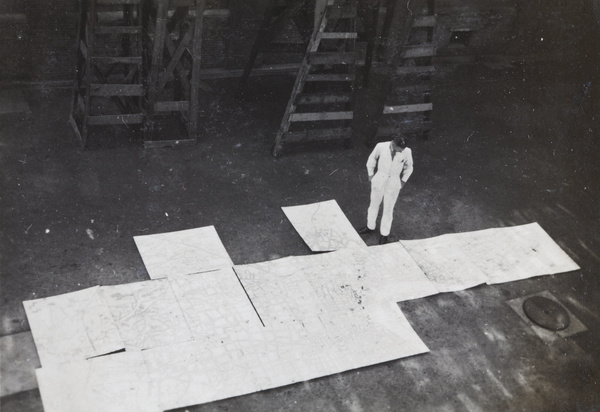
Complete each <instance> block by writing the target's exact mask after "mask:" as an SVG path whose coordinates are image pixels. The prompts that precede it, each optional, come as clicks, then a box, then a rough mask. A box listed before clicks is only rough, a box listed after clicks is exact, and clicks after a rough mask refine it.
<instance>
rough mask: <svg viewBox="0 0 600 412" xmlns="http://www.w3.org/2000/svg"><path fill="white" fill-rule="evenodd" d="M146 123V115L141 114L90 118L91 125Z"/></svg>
mask: <svg viewBox="0 0 600 412" xmlns="http://www.w3.org/2000/svg"><path fill="white" fill-rule="evenodd" d="M143 121H144V115H143V114H141V113H135V114H111V115H98V116H89V117H88V124H89V125H108V124H141V123H143Z"/></svg>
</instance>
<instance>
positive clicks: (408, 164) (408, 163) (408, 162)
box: [400, 148, 413, 186]
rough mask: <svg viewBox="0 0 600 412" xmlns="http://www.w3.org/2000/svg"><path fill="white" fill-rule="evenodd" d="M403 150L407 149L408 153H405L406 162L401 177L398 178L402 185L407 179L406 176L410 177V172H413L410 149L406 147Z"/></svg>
mask: <svg viewBox="0 0 600 412" xmlns="http://www.w3.org/2000/svg"><path fill="white" fill-rule="evenodd" d="M405 150H408V153H407V159H406V163H404V168H403V169H402V177H401V178H400V181H401V182H402V186H404V185H405V184H406V182H407V181H408V178H409V177H410V175H412V172H413V158H412V150H410V149H408V148H407V149H405Z"/></svg>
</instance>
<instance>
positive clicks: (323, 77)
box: [306, 74, 354, 82]
mask: <svg viewBox="0 0 600 412" xmlns="http://www.w3.org/2000/svg"><path fill="white" fill-rule="evenodd" d="M306 81H307V82H351V81H354V74H309V75H307V76H306Z"/></svg>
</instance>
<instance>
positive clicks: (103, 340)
mask: <svg viewBox="0 0 600 412" xmlns="http://www.w3.org/2000/svg"><path fill="white" fill-rule="evenodd" d="M98 289H99V288H98V287H97V286H96V287H92V288H88V289H83V290H80V291H77V292H71V293H65V294H62V295H58V296H52V297H48V298H43V299H36V300H28V301H25V302H23V306H24V307H25V312H26V313H27V319H28V320H29V325H30V327H31V331H32V334H33V338H34V340H35V346H36V348H37V351H38V354H39V357H40V362H41V364H42V366H44V367H45V366H50V365H53V364H60V363H65V362H72V361H75V360H78V359H87V358H90V357H93V356H99V355H103V354H106V353H110V352H114V351H117V350H119V349H123V347H124V343H123V340H122V339H121V335H120V334H119V331H118V329H117V325H116V322H115V321H114V319H113V317H112V316H111V313H110V311H109V309H108V307H106V306H105V305H104V303H103V302H102V301H101V300H100V297H99V295H98Z"/></svg>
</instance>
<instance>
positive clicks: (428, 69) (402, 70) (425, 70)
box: [396, 66, 435, 75]
mask: <svg viewBox="0 0 600 412" xmlns="http://www.w3.org/2000/svg"><path fill="white" fill-rule="evenodd" d="M434 71H435V67H434V66H399V67H397V68H396V74H399V75H406V74H431V73H433V72H434Z"/></svg>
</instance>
